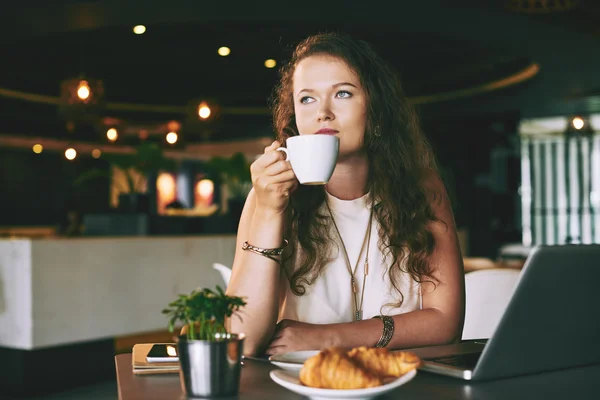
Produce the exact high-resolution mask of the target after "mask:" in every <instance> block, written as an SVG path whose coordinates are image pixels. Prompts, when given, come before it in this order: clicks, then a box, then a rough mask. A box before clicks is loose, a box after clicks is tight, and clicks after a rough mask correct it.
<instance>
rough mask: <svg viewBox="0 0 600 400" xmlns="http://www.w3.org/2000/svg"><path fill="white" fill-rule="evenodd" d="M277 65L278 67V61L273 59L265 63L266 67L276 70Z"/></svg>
mask: <svg viewBox="0 0 600 400" xmlns="http://www.w3.org/2000/svg"><path fill="white" fill-rule="evenodd" d="M276 65H277V61H275V60H273V59H272V58H269V59H268V60H266V61H265V67H267V68H275V66H276Z"/></svg>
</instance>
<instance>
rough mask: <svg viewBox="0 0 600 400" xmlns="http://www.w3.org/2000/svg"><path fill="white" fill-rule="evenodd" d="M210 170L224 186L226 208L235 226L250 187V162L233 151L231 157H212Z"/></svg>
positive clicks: (209, 163) (209, 164) (209, 165)
mask: <svg viewBox="0 0 600 400" xmlns="http://www.w3.org/2000/svg"><path fill="white" fill-rule="evenodd" d="M207 166H208V169H209V171H210V172H212V173H214V174H216V175H218V176H219V178H220V179H221V182H222V183H223V184H224V185H225V188H226V193H227V194H226V199H223V201H226V202H227V209H228V210H229V212H230V213H231V215H232V216H233V219H234V225H235V226H236V227H237V223H238V221H239V218H240V216H241V215H242V209H243V208H244V203H245V201H246V197H247V196H248V193H249V192H250V189H252V179H251V175H250V164H249V163H248V162H247V161H246V157H245V156H244V155H243V154H242V153H239V152H238V153H235V154H233V155H232V156H231V157H229V158H227V157H213V158H211V159H210V160H209V162H208V165H207Z"/></svg>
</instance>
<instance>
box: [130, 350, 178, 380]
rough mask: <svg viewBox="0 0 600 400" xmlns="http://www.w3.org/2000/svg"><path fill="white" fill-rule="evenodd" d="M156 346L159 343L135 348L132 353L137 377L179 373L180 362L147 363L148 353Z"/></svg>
mask: <svg viewBox="0 0 600 400" xmlns="http://www.w3.org/2000/svg"><path fill="white" fill-rule="evenodd" d="M155 344H157V343H140V344H136V345H134V346H133V350H132V351H131V363H132V368H133V373H134V374H136V375H150V374H177V373H179V363H178V362H160V363H149V362H148V361H146V356H147V355H148V352H149V351H150V349H151V348H152V346H154V345H155ZM165 344H171V345H174V344H173V343H165Z"/></svg>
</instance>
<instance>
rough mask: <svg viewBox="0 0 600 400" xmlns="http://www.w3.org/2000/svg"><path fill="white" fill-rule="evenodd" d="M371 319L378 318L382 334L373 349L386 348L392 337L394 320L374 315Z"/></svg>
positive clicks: (385, 316) (386, 316)
mask: <svg viewBox="0 0 600 400" xmlns="http://www.w3.org/2000/svg"><path fill="white" fill-rule="evenodd" d="M373 318H379V319H381V321H382V322H383V333H382V334H381V337H380V338H379V341H378V342H377V344H376V345H375V347H386V346H387V345H388V344H389V343H390V340H392V336H394V318H392V317H390V316H388V315H376V316H374V317H373Z"/></svg>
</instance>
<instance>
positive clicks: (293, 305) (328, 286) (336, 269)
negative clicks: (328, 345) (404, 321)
mask: <svg viewBox="0 0 600 400" xmlns="http://www.w3.org/2000/svg"><path fill="white" fill-rule="evenodd" d="M327 199H328V201H329V205H330V207H331V212H332V214H333V217H334V218H335V222H336V224H337V226H338V228H339V231H340V235H341V236H342V239H343V241H344V245H345V246H346V250H347V252H348V258H349V259H350V264H351V268H352V270H354V267H355V265H356V259H357V258H358V255H359V253H360V250H361V246H362V244H363V240H364V238H365V233H366V230H367V226H368V224H369V217H370V215H371V209H370V207H371V206H370V204H367V203H368V202H369V195H368V194H367V195H365V196H363V197H361V198H358V199H355V200H340V199H338V198H336V197H333V196H332V195H330V194H328V193H327ZM322 207H323V208H322V211H324V212H325V213H327V205H326V204H323V206H322ZM378 228H379V224H378V223H377V220H376V219H375V217H373V224H372V226H371V241H370V243H369V275H368V276H367V278H366V284H365V292H364V293H365V294H364V300H363V319H369V318H372V317H373V316H375V315H380V314H383V315H396V314H401V313H405V312H409V311H413V310H417V309H419V308H421V295H420V285H419V284H418V283H417V282H415V281H414V280H413V279H412V278H411V276H410V275H409V274H407V273H404V272H400V273H399V275H398V277H399V278H398V279H397V283H398V286H399V288H400V290H401V291H402V294H403V295H404V299H403V302H402V305H401V306H400V307H399V308H396V307H394V306H393V304H395V303H398V301H399V299H400V295H399V293H398V292H397V290H396V289H395V288H394V287H393V286H392V284H391V283H390V280H389V276H388V273H387V271H388V268H389V267H390V265H391V261H392V260H391V257H386V258H385V259H384V256H383V254H382V252H381V251H380V250H379V246H378V242H379V234H378ZM330 229H331V230H332V231H331V237H332V238H334V240H335V241H336V243H339V237H338V235H337V232H336V231H335V227H334V226H333V224H331V226H330ZM298 247H299V245H298ZM332 247H333V248H332V250H331V251H332V256H333V258H334V259H333V261H332V262H331V263H329V264H328V265H326V266H325V267H324V268H323V270H322V272H321V274H320V276H319V277H317V278H316V280H315V281H314V282H313V284H312V285H306V284H304V287H305V289H306V293H304V294H303V295H302V296H296V295H295V294H294V293H293V292H292V291H291V289H290V284H289V281H288V279H287V276H286V274H284V273H282V274H281V276H282V279H281V286H280V287H281V290H282V292H281V293H280V307H279V320H282V319H291V320H295V321H301V322H307V323H313V324H333V323H342V322H352V321H353V316H354V296H353V295H352V286H351V283H350V279H351V277H350V273H349V272H348V267H347V265H346V259H345V257H344V254H343V249H342V247H341V246H332ZM338 247H339V248H338ZM299 251H300V249H299ZM365 253H366V248H365V251H363V254H362V256H361V260H360V262H359V263H358V268H357V269H356V272H355V278H356V285H357V286H356V287H357V290H358V293H357V295H358V302H359V304H360V298H361V291H362V284H363V279H364V261H365ZM286 267H287V269H288V271H290V272H291V271H292V270H293V266H292V265H287V266H286ZM390 303H392V305H389V304H390Z"/></svg>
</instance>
